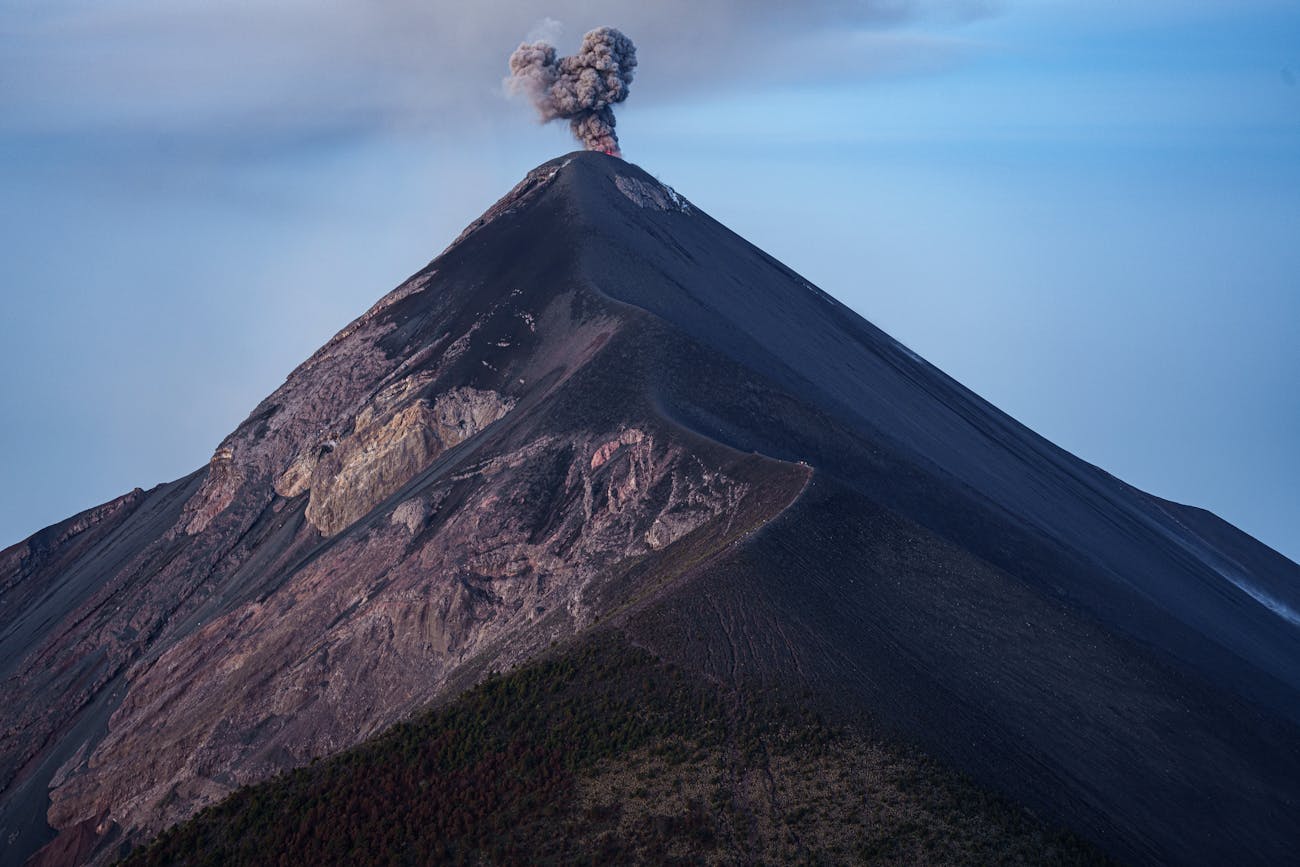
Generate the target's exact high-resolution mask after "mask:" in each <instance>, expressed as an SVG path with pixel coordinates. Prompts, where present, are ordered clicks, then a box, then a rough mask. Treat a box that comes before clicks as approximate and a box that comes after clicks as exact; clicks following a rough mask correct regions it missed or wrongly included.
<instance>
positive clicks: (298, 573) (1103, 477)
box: [0, 152, 1300, 864]
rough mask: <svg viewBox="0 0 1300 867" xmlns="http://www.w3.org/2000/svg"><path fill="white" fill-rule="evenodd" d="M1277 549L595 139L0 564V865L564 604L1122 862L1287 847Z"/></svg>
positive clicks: (181, 799)
mask: <svg viewBox="0 0 1300 867" xmlns="http://www.w3.org/2000/svg"><path fill="white" fill-rule="evenodd" d="M1297 612H1300V567H1297V566H1296V564H1294V563H1292V562H1291V561H1289V560H1287V559H1286V558H1284V557H1283V556H1281V555H1280V554H1277V553H1275V552H1274V551H1272V550H1271V549H1269V548H1267V547H1266V546H1264V545H1263V544H1261V543H1259V542H1257V541H1256V540H1254V539H1253V538H1251V537H1249V536H1248V535H1246V534H1244V533H1242V532H1241V531H1239V530H1237V529H1236V528H1234V527H1232V526H1231V525H1229V524H1227V523H1225V522H1223V521H1221V520H1220V519H1218V518H1216V517H1215V516H1213V515H1212V514H1210V513H1208V512H1205V511H1202V510H1199V509H1196V508H1192V507H1188V506H1183V505H1178V504H1176V503H1172V502H1168V501H1165V500H1162V499H1160V498H1158V497H1155V496H1152V495H1149V494H1146V493H1143V492H1142V491H1140V490H1137V489H1135V488H1133V487H1131V486H1130V485H1127V484H1125V483H1124V482H1122V481H1120V480H1119V479H1116V478H1114V477H1113V476H1111V475H1108V474H1107V473H1105V472H1104V471H1102V470H1100V469H1098V468H1097V467H1094V466H1091V465H1089V464H1087V463H1085V462H1084V461H1082V460H1079V459H1078V458H1075V457H1073V456H1072V455H1070V454H1068V453H1066V452H1065V451H1063V450H1061V449H1059V448H1057V447H1056V446H1054V445H1052V444H1051V443H1049V442H1047V441H1046V440H1044V439H1043V438H1042V437H1039V436H1038V435H1036V434H1034V433H1033V432H1032V431H1030V430H1028V429H1027V428H1025V427H1024V426H1022V425H1020V424H1019V423H1017V422H1016V421H1014V420H1013V419H1011V418H1009V417H1008V416H1007V415H1005V414H1003V413H1002V412H1000V411H999V410H997V409H996V408H994V407H993V406H991V405H990V404H988V403H987V402H986V401H984V400H982V399H981V398H979V397H978V396H977V395H975V394H973V393H972V392H970V391H969V390H967V389H965V388H964V387H962V386H961V385H960V384H958V383H957V382H955V381H954V380H953V379H951V378H949V377H948V376H946V375H945V374H943V373H942V372H941V371H939V370H937V369H936V368H935V367H933V366H931V365H930V364H928V363H927V362H925V361H924V360H923V359H921V358H919V357H918V356H917V355H916V354H914V353H913V352H911V351H909V350H908V349H907V348H906V347H904V346H903V345H902V344H900V343H899V342H897V341H895V340H893V339H892V338H890V337H889V336H888V335H886V334H884V333H883V332H881V331H880V330H878V329H877V328H875V327H874V326H872V325H871V324H870V323H868V322H867V321H865V320H864V319H862V318H861V317H860V316H859V315H857V314H856V313H854V312H853V311H851V310H849V309H848V308H847V307H845V306H844V305H842V304H840V303H839V302H838V301H836V300H835V299H834V298H832V297H831V296H830V295H828V294H827V293H825V292H823V291H822V290H820V289H818V288H817V287H815V286H813V285H811V284H810V283H808V282H807V281H805V280H804V279H802V278H801V277H799V275H798V274H796V273H794V272H793V271H792V270H790V269H789V268H787V267H785V266H784V265H782V264H781V263H779V262H777V261H776V260H774V259H773V258H772V257H770V256H768V255H767V254H765V253H763V252H762V251H761V250H759V249H757V248H755V247H754V246H752V245H751V244H749V243H747V242H746V241H744V240H743V239H741V238H740V237H738V236H737V235H735V234H734V233H732V232H731V231H729V230H728V229H726V228H725V227H724V226H722V225H720V224H719V223H717V222H716V221H714V220H713V219H711V218H710V217H708V216H707V215H706V214H704V213H703V212H701V211H700V210H699V209H698V208H696V207H695V206H694V205H692V204H691V203H690V202H689V201H688V200H687V199H686V198H684V197H683V196H681V195H680V194H678V193H677V192H676V191H674V190H673V189H671V188H669V187H668V186H666V185H664V184H662V183H660V182H659V181H657V180H656V179H655V178H653V177H652V176H650V175H649V174H647V173H646V172H644V171H642V170H641V169H639V168H637V167H636V166H634V165H632V164H629V163H627V162H624V161H623V160H621V159H618V158H615V157H612V156H608V155H605V154H601V153H596V152H578V153H573V154H569V155H567V156H564V157H561V158H558V159H556V160H552V161H550V162H547V163H545V164H543V165H541V166H539V167H538V168H537V169H535V170H533V171H532V172H530V173H529V174H528V175H527V177H526V178H525V179H524V180H523V181H522V182H521V183H520V184H519V185H518V186H516V187H515V188H514V189H513V190H512V191H511V192H510V193H509V194H508V195H506V196H505V198H503V199H502V200H501V201H500V202H498V203H497V204H496V205H495V206H493V207H492V208H491V209H489V210H488V211H487V212H486V213H485V214H484V215H483V216H482V217H481V218H479V219H478V220H476V221H475V222H474V223H473V224H471V225H470V226H469V227H468V228H467V229H466V230H465V232H464V233H463V234H462V235H461V236H460V237H459V238H458V239H457V240H456V241H455V242H454V243H453V244H452V245H451V246H450V247H449V248H448V249H447V250H446V251H445V252H443V253H442V254H441V255H440V256H439V257H438V258H436V259H435V260H433V261H432V262H431V263H430V264H429V265H428V266H426V267H425V268H423V269H421V270H420V271H419V272H417V273H416V274H415V275H414V276H413V277H411V278H410V279H409V280H407V281H406V282H405V283H403V284H402V285H401V286H399V287H398V288H397V289H396V290H394V291H393V292H391V293H389V294H388V295H386V296H385V297H383V298H382V299H381V300H380V301H379V302H378V303H377V304H375V306H374V307H372V308H371V309H370V310H369V311H367V312H366V313H365V314H364V315H362V316H361V317H360V318H359V319H357V320H355V321H354V322H352V323H351V324H350V325H348V326H347V327H345V328H344V329H343V330H342V331H340V332H339V333H338V334H337V335H336V336H335V337H334V338H333V339H331V340H330V341H329V342H328V343H327V344H326V345H325V346H324V347H322V348H321V349H320V350H319V351H318V352H316V353H315V354H314V355H313V356H312V357H311V358H310V359H308V360H307V361H306V362H304V363H303V364H302V365H301V366H300V367H298V368H297V369H296V370H294V371H293V372H292V373H291V374H290V375H289V377H288V378H287V380H286V381H285V383H284V384H283V385H282V386H281V387H280V388H279V389H277V390H276V391H275V392H274V393H273V394H271V395H270V396H269V397H267V398H266V399H265V400H264V401H263V402H262V403H261V404H260V405H258V406H257V407H256V409H254V410H253V412H252V414H251V415H250V416H249V417H248V419H247V420H246V421H244V422H243V423H242V424H241V425H240V426H239V427H238V428H237V429H236V430H235V431H234V432H233V433H231V434H230V435H229V436H228V437H227V438H226V439H225V440H224V441H222V442H221V443H220V445H219V446H218V447H217V449H216V451H215V453H214V455H213V457H212V459H211V461H210V462H209V463H208V465H207V466H206V467H203V468H201V469H199V470H197V471H196V472H194V473H193V474H191V475H189V476H186V477H185V478H182V479H179V480H177V481H174V482H171V483H169V484H164V485H160V486H158V487H156V488H153V489H152V490H149V491H142V490H139V489H137V490H135V491H132V492H130V493H128V494H126V495H124V496H122V497H120V498H118V499H116V500H113V501H112V502H109V503H106V504H104V505H102V506H99V507H97V508H94V509H90V510H88V511H86V512H83V513H82V514H79V515H76V516H74V517H72V518H69V519H68V520H66V521H64V522H62V523H60V524H56V525H54V526H52V527H49V528H47V529H45V530H42V531H40V532H39V533H37V534H35V535H34V536H32V537H31V538H29V539H27V540H25V541H23V542H21V543H19V544H17V545H15V546H13V547H11V548H9V549H7V550H5V551H3V552H0V676H3V678H4V693H3V694H4V697H5V701H4V702H3V703H0V723H2V724H0V786H2V787H3V795H0V826H2V827H3V835H0V845H3V846H5V847H6V848H5V849H4V850H3V851H4V856H3V860H4V863H7V864H8V863H13V864H20V863H23V862H24V861H25V860H27V859H28V858H29V857H32V858H33V860H34V862H35V863H87V862H93V863H108V862H109V861H111V860H112V859H114V858H115V857H117V856H118V855H120V854H123V853H124V852H126V851H128V850H129V847H130V845H132V844H135V843H139V842H142V841H144V840H146V839H148V838H149V837H150V836H152V835H153V834H155V833H157V832H158V831H160V830H162V829H164V828H166V827H168V826H171V825H173V824H175V823H177V822H179V821H182V820H185V819H187V818H188V817H190V816H192V815H193V814H194V813H195V812H196V811H197V810H199V809H200V808H202V807H204V806H205V805H209V804H213V803H215V802H217V801H219V800H220V799H221V798H223V797H225V796H227V795H228V794H230V793H231V792H233V791H236V790H238V789H239V788H240V787H241V786H244V785H246V784H253V783H258V782H260V781H263V780H267V779H269V778H271V777H273V776H274V775H275V774H277V773H279V772H281V771H284V770H286V769H290V768H294V767H298V766H302V765H306V764H308V763H309V762H311V761H312V760H313V759H317V758H321V757H327V756H330V755H334V754H337V753H339V752H340V751H342V750H346V749H348V748H351V747H354V746H356V745H357V744H360V743H362V742H364V741H366V740H367V739H368V738H371V737H372V736H374V735H377V734H379V733H380V732H383V731H384V730H386V729H388V728H389V727H390V726H392V725H393V724H395V723H398V722H399V721H401V720H404V719H408V718H410V717H411V715H412V714H414V713H416V712H418V711H420V709H422V708H425V707H429V706H437V705H438V704H439V703H440V702H442V703H445V702H447V701H450V700H452V699H454V697H455V696H457V695H460V694H462V693H464V691H465V690H466V689H468V688H470V687H471V686H472V685H473V684H475V683H477V682H479V681H481V680H482V679H483V678H484V677H485V676H487V675H488V674H489V672H493V671H508V670H511V669H515V668H517V667H519V666H524V665H527V664H530V663H531V662H533V661H535V660H538V659H542V658H545V657H546V655H547V654H548V653H554V652H555V651H554V649H555V648H557V647H559V648H563V647H564V646H566V643H568V642H574V641H578V640H581V639H582V638H583V636H587V635H591V634H593V633H596V632H599V633H601V634H604V635H615V636H617V637H618V638H619V640H620V641H623V642H625V643H627V644H629V645H631V646H634V647H636V648H639V649H641V650H643V651H645V652H647V653H650V654H653V655H654V657H655V658H657V659H660V660H664V661H666V663H668V664H671V665H673V666H675V667H677V668H679V669H680V670H682V671H688V672H691V673H692V676H697V677H699V678H703V679H704V680H707V681H709V682H712V683H718V684H723V685H734V686H737V688H739V685H741V684H745V685H755V686H756V687H757V688H760V689H768V688H770V689H773V690H783V691H786V692H787V693H789V694H794V695H798V696H800V697H801V701H804V702H806V703H807V704H808V705H809V706H814V705H815V706H816V707H818V708H819V709H820V710H823V711H824V712H825V713H826V714H828V715H829V717H832V718H838V719H845V720H849V719H854V718H857V717H859V716H869V717H870V718H871V719H872V720H873V721H874V724H876V725H878V726H879V727H880V729H881V730H882V731H886V732H889V733H890V736H891V737H897V738H899V739H901V740H903V741H905V742H907V743H908V744H911V745H915V747H916V748H918V749H920V750H923V751H924V752H925V753H927V754H929V755H930V756H933V757H934V758H935V759H936V760H937V761H939V762H941V763H942V764H943V765H944V766H945V767H950V768H954V769H956V770H958V771H960V772H962V773H964V774H966V775H968V777H969V778H970V779H971V780H973V781H974V783H975V784H977V785H978V786H981V787H983V788H984V789H985V790H987V791H991V792H994V793H997V795H998V796H999V797H1002V798H1006V799H1008V800H1009V801H1010V802H1012V803H1014V804H1016V805H1019V807H1023V808H1024V809H1026V810H1029V811H1032V814H1033V815H1034V816H1035V817H1037V818H1038V819H1039V820H1041V821H1044V822H1046V823H1048V824H1051V825H1053V826H1060V827H1066V828H1069V829H1072V830H1073V831H1074V832H1076V833H1077V834H1079V835H1080V836H1081V837H1082V838H1084V839H1086V840H1088V841H1090V842H1091V843H1092V844H1093V845H1095V846H1097V847H1098V848H1099V849H1100V850H1101V851H1103V852H1105V853H1108V854H1109V855H1110V856H1112V857H1115V858H1118V859H1120V860H1123V861H1129V862H1133V863H1181V864H1224V863H1234V864H1249V863H1258V864H1279V863H1284V862H1287V861H1289V860H1291V859H1294V857H1295V853H1296V852H1297V851H1300V819H1298V818H1297V817H1300V614H1298V613H1297Z"/></svg>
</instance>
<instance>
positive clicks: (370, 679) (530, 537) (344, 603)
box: [50, 392, 749, 829]
mask: <svg viewBox="0 0 1300 867" xmlns="http://www.w3.org/2000/svg"><path fill="white" fill-rule="evenodd" d="M501 411H503V409H502V405H501V404H499V403H496V402H494V401H492V400H491V399H490V398H489V397H487V396H486V395H485V394H484V393H464V392H462V393H459V394H457V395H455V396H454V397H450V398H448V399H447V400H445V401H441V402H440V401H435V402H434V404H433V405H428V404H425V403H422V402H421V401H416V402H414V403H412V404H409V405H408V407H407V408H406V409H403V410H398V411H396V412H395V413H394V414H393V415H392V416H391V417H390V420H389V421H388V422H381V421H378V420H376V421H374V422H372V423H371V424H370V425H369V426H367V427H366V428H365V429H366V430H372V429H376V428H377V429H378V430H379V431H383V430H385V429H387V428H389V427H390V426H391V425H393V423H394V422H395V421H397V420H399V419H408V420H409V419H414V418H417V417H418V418H419V419H420V421H419V424H420V425H424V426H426V427H425V429H426V430H434V431H437V432H438V436H439V437H442V436H446V437H447V438H448V439H447V442H448V446H447V447H450V445H454V442H455V438H454V436H453V434H452V432H453V431H457V432H460V431H464V432H466V435H472V434H470V433H468V432H470V431H472V430H474V428H475V426H476V425H479V424H483V423H487V420H488V419H491V418H492V417H493V415H494V414H495V413H497V412H501ZM462 421H464V422H465V424H464V426H463V427H462V424H461V422H462ZM407 423H408V422H407V421H403V422H402V424H407ZM412 423H413V422H412ZM380 435H381V434H376V436H380ZM398 441H400V437H399V438H398ZM439 442H441V440H439ZM341 448H342V447H340V449H339V450H341ZM336 451H337V450H336ZM389 451H391V449H389ZM383 452H384V448H383V447H379V446H375V447H372V449H371V453H372V454H382V453H383ZM344 465H345V466H346V462H344ZM318 467H319V464H318ZM330 490H331V491H333V492H334V493H335V494H336V495H337V494H338V492H339V491H340V490H342V488H341V487H340V486H338V485H337V484H335V486H334V487H332V488H330ZM748 490H749V485H748V484H747V483H745V482H742V481H740V480H738V479H736V478H734V477H732V476H731V475H729V474H728V473H726V472H719V471H717V470H715V469H711V468H710V467H709V466H708V465H707V464H706V463H705V462H703V461H701V460H700V459H699V458H698V457H696V456H694V455H692V454H690V453H689V452H687V451H686V450H685V449H683V448H682V447H681V446H680V445H678V444H675V443H673V442H671V440H666V439H665V438H663V437H659V436H655V435H652V434H650V433H648V432H646V431H645V430H643V429H641V428H627V429H624V430H622V431H617V432H614V433H612V434H605V435H602V436H591V435H584V436H581V437H579V438H577V439H565V438H561V437H558V436H555V435H549V434H548V435H542V436H540V437H538V438H537V439H535V440H532V441H530V442H527V443H526V444H524V445H522V446H520V447H518V448H515V449H512V450H510V451H507V452H505V453H501V454H498V455H495V456H493V457H491V458H489V459H486V460H483V461H480V462H477V463H474V464H472V465H470V466H468V467H466V468H465V469H464V470H463V471H461V472H459V473H456V474H453V475H451V476H449V477H447V478H444V479H442V480H441V481H439V482H438V483H437V484H435V485H433V486H432V487H430V488H429V489H427V490H425V491H422V492H421V493H420V494H419V495H418V496H416V497H412V498H410V499H407V500H404V501H402V502H401V503H398V504H396V505H395V506H394V507H393V508H392V510H391V512H390V513H389V516H388V520H386V521H383V522H378V523H374V524H373V525H371V526H370V528H369V529H368V530H367V531H366V532H364V533H362V534H349V536H348V537H347V538H346V539H345V540H343V541H341V542H340V543H339V544H336V545H333V546H331V547H330V548H329V550H328V552H327V553H326V554H324V555H323V556H321V557H319V558H317V559H316V560H314V561H313V562H312V563H311V564H310V565H309V566H307V567H306V568H304V569H303V570H301V571H299V572H298V573H297V574H296V575H294V577H293V578H292V579H291V580H290V581H289V582H288V583H287V584H286V585H285V586H284V587H283V588H282V589H281V590H280V591H278V592H277V593H276V594H275V595H274V596H272V597H271V598H269V599H267V600H264V601H255V602H250V603H248V604H246V605H243V606H241V607H239V608H237V609H235V610H233V611H231V612H230V613H229V614H226V615H225V616H223V617H221V618H219V619H217V620H214V621H212V622H211V623H208V624H205V625H204V626H203V628H202V629H201V630H199V631H197V632H195V633H194V634H192V635H191V636H189V637H188V638H186V639H185V640H183V641H181V642H179V643H178V644H176V645H175V646H174V647H172V648H171V649H170V650H168V651H167V652H166V653H165V654H163V655H162V656H161V657H160V658H159V659H158V660H157V661H156V662H155V663H153V664H152V665H150V666H148V667H147V668H146V669H144V670H141V671H139V672H138V673H137V674H136V676H135V677H134V679H133V682H132V686H131V690H130V692H129V694H128V695H127V697H126V699H125V700H124V702H123V703H122V706H121V707H120V708H119V709H118V711H117V712H116V713H115V714H114V715H113V718H112V720H111V722H110V732H109V734H108V736H107V737H106V738H105V739H104V741H103V742H102V743H101V744H100V745H99V746H98V748H97V749H96V750H95V751H94V752H93V754H91V755H89V756H85V755H82V756H77V757H75V759H74V761H73V762H72V763H70V766H69V767H68V768H66V769H65V770H64V771H63V772H62V773H61V775H60V783H61V785H59V786H58V787H57V788H56V789H55V792H54V801H53V806H52V807H51V811H50V816H51V819H52V820H53V821H54V822H55V823H56V824H57V825H59V826H72V825H75V824H76V823H78V822H81V821H84V817H88V816H90V815H92V813H93V812H94V811H95V810H96V809H97V807H96V805H102V804H104V803H110V802H111V803H112V804H113V815H114V817H115V819H116V820H117V821H118V822H119V823H120V824H122V825H124V826H126V827H141V828H150V829H156V828H160V827H163V826H165V825H167V824H169V823H171V822H174V821H176V820H178V819H180V818H183V817H185V816H187V815H189V814H190V813H191V812H192V811H193V810H194V809H195V808H196V807H198V806H200V805H202V804H204V803H208V802H210V801H211V800H213V799H214V798H217V797H219V796H221V795H222V794H224V793H225V792H227V791H229V790H230V789H231V788H233V787H235V786H238V785H240V784H242V783H246V782H252V781H255V780H260V779H263V778H265V777H266V776H267V775H269V774H271V773H273V772H274V771H276V770H278V769H279V768H281V767H285V766H289V765H293V764H298V763H302V762H305V761H308V760H309V759H310V758H311V757H313V756H318V755H324V754H328V753H330V752H333V751H336V750H338V749H340V748H343V747H345V746H348V745H350V744H353V743H355V742H357V741H358V740H359V739H361V738H363V737H365V736H367V735H369V734H371V733H373V732H375V731H377V730H379V729H381V728H383V727H384V726H387V725H389V724H391V723H392V722H394V721H396V720H397V719H399V718H400V716H401V715H402V714H403V713H405V712H406V711H407V710H409V709H410V708H412V707H414V706H417V705H419V704H421V703H424V702H426V701H428V700H430V699H432V698H433V697H434V696H435V695H437V694H438V692H439V690H440V689H441V688H442V687H443V686H444V685H445V684H446V682H447V679H448V678H449V677H450V676H451V675H452V674H453V673H454V672H455V671H456V670H457V668H458V666H460V665H462V664H464V663H465V662H466V661H468V660H470V659H473V658H475V657H476V656H481V655H483V654H488V655H490V656H491V658H492V659H493V660H494V665H496V666H498V667H503V666H508V665H510V664H512V663H514V662H516V661H519V660H522V659H524V658H526V657H527V656H528V655H530V654H531V653H533V652H535V651H536V650H538V649H540V648H542V647H545V646H547V644H549V643H550V642H551V641H553V640H555V639H557V638H561V637H564V636H567V635H570V634H572V633H573V632H574V631H576V630H577V629H579V628H581V627H582V626H583V625H585V624H586V623H588V622H590V620H591V619H592V618H593V617H595V616H597V615H598V614H599V611H598V610H597V609H596V608H595V607H594V603H593V601H592V599H591V598H590V590H591V588H592V587H593V584H594V583H597V582H599V581H600V580H601V578H602V576H604V575H606V574H608V573H609V571H610V570H611V569H614V568H615V567H616V566H617V564H619V563H621V562H623V561H626V560H628V559H629V558H636V557H641V556H644V555H646V554H649V553H651V552H653V551H654V550H656V549H659V548H662V547H663V546H665V545H667V544H670V543H671V542H672V541H675V540H677V539H679V538H681V537H682V536H684V535H686V534H688V533H690V532H692V531H694V530H697V529H700V528H702V527H704V526H705V525H706V524H708V523H709V522H710V521H713V520H714V519H719V518H720V519H722V520H723V521H724V522H725V520H726V518H727V516H729V515H730V514H732V512H733V511H734V510H735V508H736V506H737V504H738V503H739V501H740V500H741V499H742V498H743V497H744V496H745V495H746V493H747V492H748ZM314 492H315V488H313V494H314ZM452 502H454V503H457V504H458V505H457V507H456V508H453V509H448V508H446V507H445V504H448V503H452ZM214 663H215V664H214ZM250 733H256V736H255V737H250ZM146 754H147V755H148V759H147V761H143V762H142V761H141V757H142V756H143V755H146Z"/></svg>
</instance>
